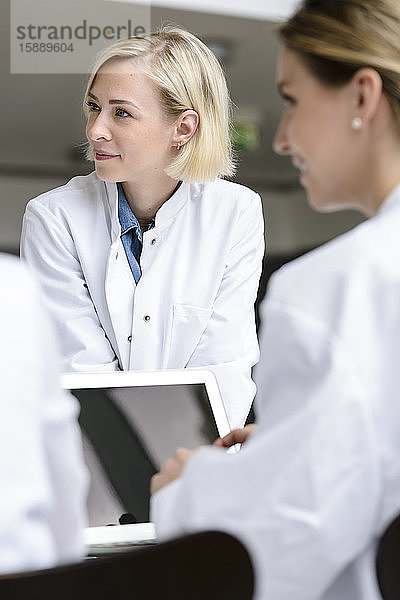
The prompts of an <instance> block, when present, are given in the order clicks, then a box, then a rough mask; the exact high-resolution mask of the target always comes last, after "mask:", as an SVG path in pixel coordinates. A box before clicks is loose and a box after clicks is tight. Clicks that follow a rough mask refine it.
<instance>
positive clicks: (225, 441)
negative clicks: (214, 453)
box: [213, 424, 257, 448]
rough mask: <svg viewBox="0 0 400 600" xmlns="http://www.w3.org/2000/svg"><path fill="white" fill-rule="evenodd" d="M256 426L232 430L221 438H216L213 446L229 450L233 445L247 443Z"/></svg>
mask: <svg viewBox="0 0 400 600" xmlns="http://www.w3.org/2000/svg"><path fill="white" fill-rule="evenodd" d="M256 427H257V425H254V424H252V425H246V427H243V428H242V429H234V430H233V431H231V432H229V433H228V434H227V435H225V436H224V437H223V438H218V439H217V440H215V442H214V444H213V446H217V447H219V448H230V447H231V446H234V445H235V444H244V443H245V442H247V440H248V439H249V437H250V436H251V434H252V433H253V432H254V431H255V429H256Z"/></svg>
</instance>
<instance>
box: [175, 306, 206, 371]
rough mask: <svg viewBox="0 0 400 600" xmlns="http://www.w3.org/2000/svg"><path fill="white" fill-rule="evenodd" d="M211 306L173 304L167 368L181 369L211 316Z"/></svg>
mask: <svg viewBox="0 0 400 600" xmlns="http://www.w3.org/2000/svg"><path fill="white" fill-rule="evenodd" d="M211 314H212V308H201V307H200V306H190V305H188V304H174V306H173V315H172V331H171V346H170V351H169V359H168V368H169V369H183V368H184V367H185V366H186V365H187V363H188V361H189V359H190V357H191V356H192V354H193V351H194V349H195V348H196V346H197V344H198V342H199V340H200V337H201V335H202V333H203V332H204V330H205V328H206V326H207V323H208V321H209V319H210V317H211Z"/></svg>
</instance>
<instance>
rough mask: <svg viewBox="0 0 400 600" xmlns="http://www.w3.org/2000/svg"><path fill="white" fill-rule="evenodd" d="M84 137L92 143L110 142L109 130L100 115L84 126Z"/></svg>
mask: <svg viewBox="0 0 400 600" xmlns="http://www.w3.org/2000/svg"><path fill="white" fill-rule="evenodd" d="M86 135H87V138H88V139H89V140H92V141H93V142H95V141H97V140H101V139H103V140H110V139H111V138H112V135H111V131H110V128H109V127H108V126H107V123H106V121H105V119H104V118H103V117H102V115H101V113H100V114H99V115H97V116H96V118H95V119H93V120H89V121H88V123H87V125H86Z"/></svg>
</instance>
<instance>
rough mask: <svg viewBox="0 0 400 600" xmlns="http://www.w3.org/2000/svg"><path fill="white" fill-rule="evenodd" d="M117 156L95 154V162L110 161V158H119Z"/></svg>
mask: <svg viewBox="0 0 400 600" xmlns="http://www.w3.org/2000/svg"><path fill="white" fill-rule="evenodd" d="M119 156H120V155H119V154H102V153H101V152H95V158H96V160H111V159H112V158H119Z"/></svg>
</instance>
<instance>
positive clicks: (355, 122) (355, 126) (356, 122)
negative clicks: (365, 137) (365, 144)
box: [351, 117, 363, 130]
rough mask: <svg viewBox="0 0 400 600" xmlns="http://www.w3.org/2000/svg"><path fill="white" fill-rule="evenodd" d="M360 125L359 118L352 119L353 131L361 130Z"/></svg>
mask: <svg viewBox="0 0 400 600" xmlns="http://www.w3.org/2000/svg"><path fill="white" fill-rule="evenodd" d="M362 124H363V122H362V119H361V117H354V119H353V120H352V122H351V128H352V129H355V130H357V129H361V127H362Z"/></svg>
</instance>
